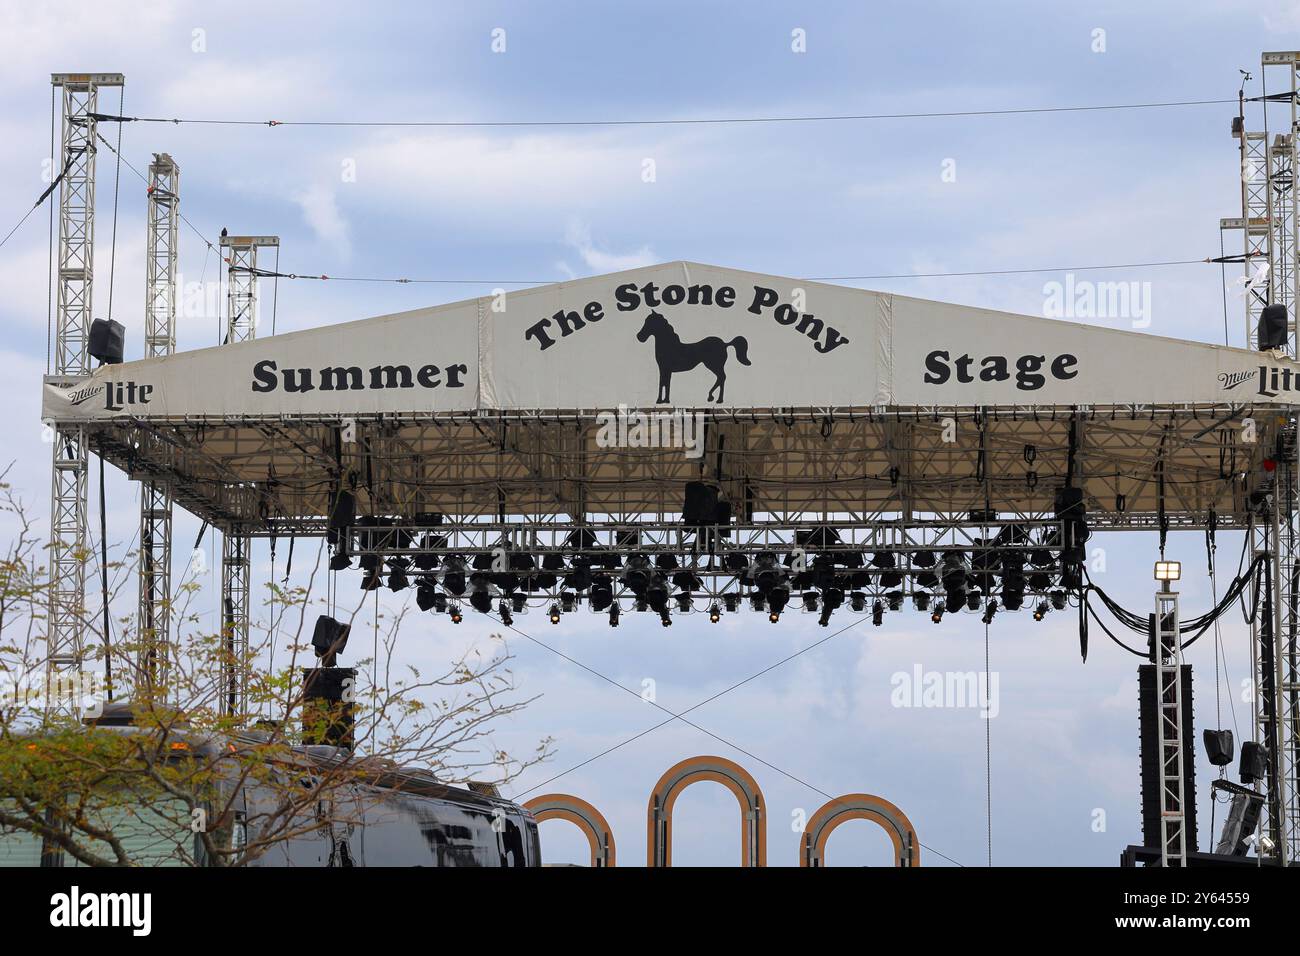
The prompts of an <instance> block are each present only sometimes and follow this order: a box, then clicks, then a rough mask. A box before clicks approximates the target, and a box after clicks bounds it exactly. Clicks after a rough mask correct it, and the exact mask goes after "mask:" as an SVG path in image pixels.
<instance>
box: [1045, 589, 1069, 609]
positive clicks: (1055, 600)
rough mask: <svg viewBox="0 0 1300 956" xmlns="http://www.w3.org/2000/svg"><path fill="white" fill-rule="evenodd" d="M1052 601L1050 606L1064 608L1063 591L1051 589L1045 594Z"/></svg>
mask: <svg viewBox="0 0 1300 956" xmlns="http://www.w3.org/2000/svg"><path fill="white" fill-rule="evenodd" d="M1047 596H1048V597H1049V598H1050V599H1051V601H1052V607H1053V608H1054V609H1055V610H1057V611H1064V610H1065V592H1064V591H1053V592H1051V593H1050V594H1048V595H1047Z"/></svg>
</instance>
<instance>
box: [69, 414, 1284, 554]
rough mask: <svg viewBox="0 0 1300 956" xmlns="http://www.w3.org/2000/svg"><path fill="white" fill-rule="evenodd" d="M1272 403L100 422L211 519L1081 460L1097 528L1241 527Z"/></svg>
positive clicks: (1039, 491) (878, 501)
mask: <svg viewBox="0 0 1300 956" xmlns="http://www.w3.org/2000/svg"><path fill="white" fill-rule="evenodd" d="M1278 418H1279V413H1278V411H1277V409H1263V408H1260V409H1252V408H1250V407H1249V406H1245V405H1220V406H1202V407H1198V408H1163V409H1150V408H1141V409H1137V408H1133V407H1130V406H1116V407H1107V408H1093V409H1088V410H1072V409H1056V410H1052V409H1046V410H1044V409H1039V410H1019V409H987V410H975V411H974V412H972V410H970V409H966V410H947V409H891V410H889V411H888V412H887V413H878V412H873V411H869V410H863V409H858V410H844V409H833V410H832V409H801V410H782V411H780V412H773V413H764V414H752V415H751V414H746V415H743V416H739V415H738V416H735V417H732V416H730V415H725V414H723V415H718V414H711V415H706V416H705V418H704V420H703V427H702V433H703V439H702V444H701V448H702V451H703V454H702V455H700V456H699V457H695V458H692V457H688V456H687V455H686V454H684V452H683V451H682V450H681V449H674V448H667V449H665V448H635V447H608V446H606V445H605V444H604V443H602V440H601V426H600V425H599V423H598V422H597V420H596V417H595V415H594V414H592V413H586V414H576V413H569V414H566V415H560V414H549V413H535V414H531V415H529V414H525V413H517V414H513V415H501V414H487V413H484V414H477V415H467V414H459V415H424V416H419V415H412V416H403V417H389V418H384V419H377V418H373V417H371V418H364V417H357V418H354V419H344V418H341V417H340V418H326V419H311V420H303V419H298V418H278V419H272V418H262V419H251V420H250V419H242V420H216V419H214V420H210V421H202V422H193V421H172V420H154V421H150V420H147V419H139V418H137V419H132V420H119V421H114V422H108V423H96V424H95V425H94V426H90V427H93V428H94V430H95V439H94V440H95V442H96V446H97V447H103V448H104V449H105V454H107V455H108V456H109V458H110V460H112V461H114V462H117V463H120V464H121V465H122V467H124V468H125V469H127V470H128V472H129V473H130V474H131V476H132V477H134V478H137V479H142V480H156V481H162V482H165V483H166V484H167V485H168V486H169V488H171V490H172V493H173V494H174V495H175V496H176V500H177V501H178V502H181V503H182V504H183V505H184V506H185V507H186V508H189V509H190V510H192V511H194V512H195V513H196V514H198V515H199V516H200V517H203V518H206V519H207V520H209V521H210V522H212V523H213V524H214V525H216V526H217V527H220V528H223V529H225V528H241V529H243V530H244V532H245V533H248V534H252V535H271V534H274V535H280V536H286V535H311V534H320V533H323V531H324V528H325V516H326V515H327V514H328V512H329V506H330V499H331V495H332V494H333V493H334V492H335V491H336V490H337V489H340V488H345V489H349V490H352V491H353V492H354V493H355V495H356V497H357V513H358V514H368V515H381V516H404V517H405V518H406V519H407V520H411V519H413V517H414V516H415V515H419V514H423V513H437V514H441V515H445V516H447V517H448V518H449V519H452V520H453V521H454V522H456V523H466V522H471V521H479V520H483V519H491V518H496V517H503V516H509V517H510V519H511V520H515V521H520V522H523V523H529V522H532V523H547V522H553V521H556V520H564V519H565V518H583V517H586V518H587V519H591V518H592V517H593V516H598V515H599V516H608V518H607V520H610V521H615V522H616V521H619V520H633V519H635V520H639V521H652V520H655V519H656V518H668V517H673V516H676V515H678V514H679V513H680V511H681V508H682V503H683V501H682V495H683V488H684V485H685V483H686V482H688V481H703V482H707V483H710V484H713V485H715V486H717V487H718V488H719V489H720V491H721V493H722V494H723V496H724V497H725V498H726V499H727V500H728V501H730V502H731V505H732V512H733V515H735V517H736V518H737V520H739V521H741V522H744V521H747V520H749V519H751V518H753V517H754V516H756V515H773V516H778V517H780V518H781V519H782V520H784V521H786V522H788V523H790V524H796V523H798V522H800V521H804V520H807V521H828V520H837V519H839V518H843V519H845V520H851V521H854V522H857V523H859V524H870V523H878V522H882V521H894V520H903V521H905V522H906V521H911V520H913V519H918V518H925V517H931V516H934V517H940V518H953V519H961V520H964V521H968V520H969V516H970V514H971V513H973V512H979V513H983V512H990V511H991V512H993V513H995V514H998V515H1010V516H1016V515H1033V514H1039V515H1041V514H1043V513H1046V512H1049V511H1050V510H1051V509H1052V507H1053V496H1054V493H1055V490H1056V489H1057V488H1058V487H1060V486H1061V485H1063V484H1064V483H1065V482H1066V473H1067V469H1068V468H1070V467H1071V462H1073V466H1072V467H1073V468H1074V469H1075V472H1074V474H1075V477H1076V479H1077V481H1078V484H1079V486H1080V487H1082V488H1083V489H1084V491H1085V496H1086V500H1087V508H1088V514H1089V521H1090V523H1092V524H1094V525H1095V526H1097V527H1106V528H1115V529H1121V528H1150V527H1157V528H1158V527H1169V528H1175V527H1208V526H1209V525H1211V524H1213V525H1215V526H1217V527H1221V528H1227V527H1234V526H1235V527H1241V526H1244V524H1245V519H1246V516H1247V515H1248V513H1249V510H1250V509H1249V501H1250V497H1251V494H1252V492H1253V491H1254V488H1255V484H1256V483H1257V482H1258V480H1259V478H1258V476H1259V475H1261V474H1263V471H1262V469H1261V467H1260V465H1261V462H1262V461H1263V459H1264V458H1265V457H1267V455H1268V454H1269V453H1271V443H1272V442H1273V441H1274V440H1275V437H1276V433H1277V427H1278V426H1277V421H1278ZM1247 424H1249V425H1250V428H1247V427H1246V426H1247ZM345 436H347V437H350V438H351V439H352V440H351V441H348V440H346V439H345ZM1071 436H1073V438H1072V437H1071ZM1072 448H1073V451H1072Z"/></svg>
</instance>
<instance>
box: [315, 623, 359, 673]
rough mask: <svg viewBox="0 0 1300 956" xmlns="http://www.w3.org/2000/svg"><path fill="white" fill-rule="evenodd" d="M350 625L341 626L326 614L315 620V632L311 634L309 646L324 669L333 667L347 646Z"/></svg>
mask: <svg viewBox="0 0 1300 956" xmlns="http://www.w3.org/2000/svg"><path fill="white" fill-rule="evenodd" d="M351 630H352V625H350V624H341V623H339V622H338V621H336V620H334V618H332V617H330V616H329V615H327V614H322V615H321V616H320V617H318V618H316V630H315V631H313V632H312V636H311V646H312V649H313V650H314V651H315V652H316V656H317V657H319V658H320V659H321V664H322V666H324V667H333V666H334V661H335V658H336V657H337V656H338V655H339V654H341V653H343V649H344V648H345V647H347V646H348V634H349V633H350V632H351Z"/></svg>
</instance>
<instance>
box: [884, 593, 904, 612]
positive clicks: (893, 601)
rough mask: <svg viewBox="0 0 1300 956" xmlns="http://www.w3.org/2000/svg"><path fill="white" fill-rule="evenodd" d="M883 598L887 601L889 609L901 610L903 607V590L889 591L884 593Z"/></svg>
mask: <svg viewBox="0 0 1300 956" xmlns="http://www.w3.org/2000/svg"><path fill="white" fill-rule="evenodd" d="M885 600H886V601H888V602H889V609H890V610H891V611H901V610H902V609H903V592H902V591H889V592H887V593H886V594H885Z"/></svg>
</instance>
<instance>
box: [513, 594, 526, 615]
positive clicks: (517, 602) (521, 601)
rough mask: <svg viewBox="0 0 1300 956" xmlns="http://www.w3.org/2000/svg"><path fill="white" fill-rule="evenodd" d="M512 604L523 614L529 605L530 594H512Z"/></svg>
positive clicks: (517, 611)
mask: <svg viewBox="0 0 1300 956" xmlns="http://www.w3.org/2000/svg"><path fill="white" fill-rule="evenodd" d="M510 604H511V605H512V606H513V608H514V612H515V613H516V614H523V613H524V610H525V609H526V608H527V607H528V596H527V595H526V594H512V595H510Z"/></svg>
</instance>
